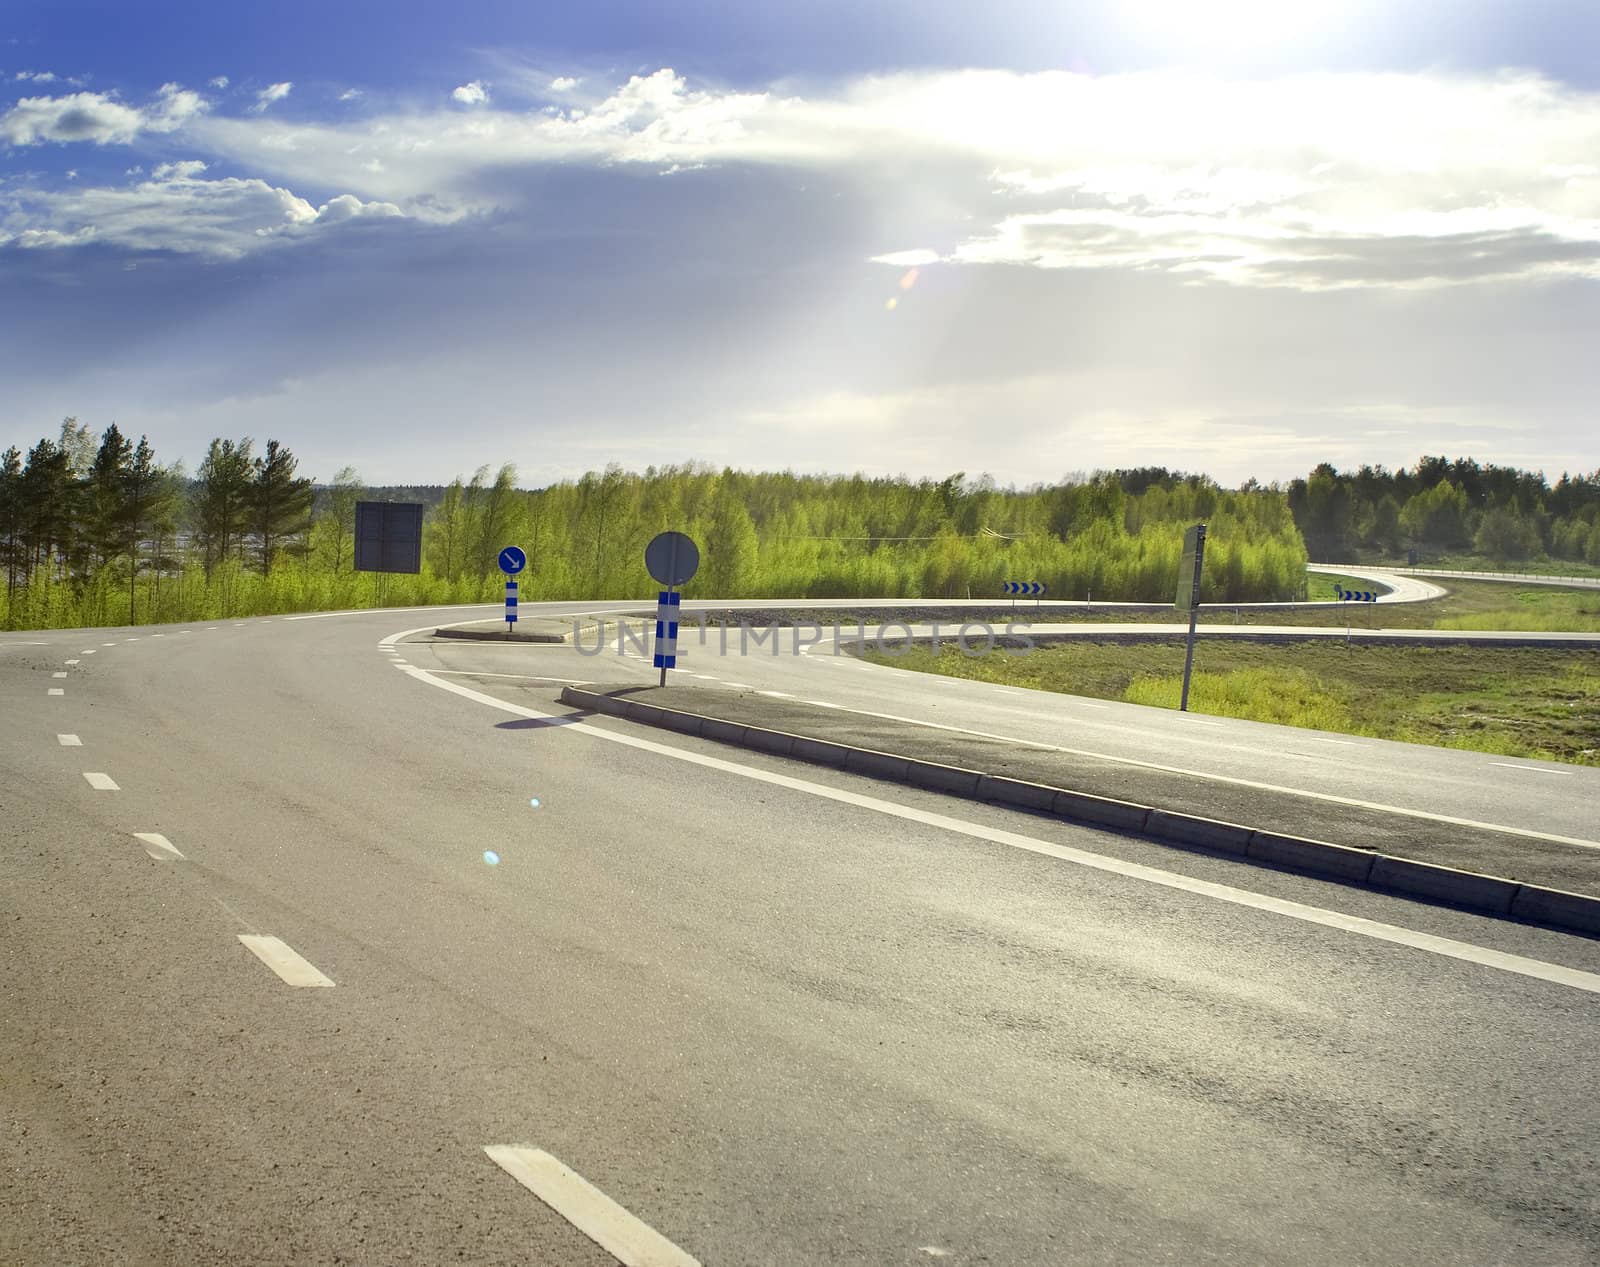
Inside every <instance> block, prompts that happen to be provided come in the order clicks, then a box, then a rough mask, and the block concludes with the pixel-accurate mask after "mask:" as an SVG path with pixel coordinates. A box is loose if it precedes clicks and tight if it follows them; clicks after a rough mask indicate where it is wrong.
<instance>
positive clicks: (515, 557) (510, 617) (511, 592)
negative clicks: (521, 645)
mask: <svg viewBox="0 0 1600 1267" xmlns="http://www.w3.org/2000/svg"><path fill="white" fill-rule="evenodd" d="M527 566H528V556H527V555H526V554H524V553H523V552H522V549H521V547H519V546H507V547H506V548H505V549H504V550H502V551H500V570H501V571H502V572H504V573H505V574H506V632H507V633H512V632H514V631H515V630H516V627H517V582H516V576H517V573H519V572H521V571H522V569H523V568H525V567H527Z"/></svg>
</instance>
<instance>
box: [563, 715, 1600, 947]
mask: <svg viewBox="0 0 1600 1267" xmlns="http://www.w3.org/2000/svg"><path fill="white" fill-rule="evenodd" d="M561 700H562V702H563V703H565V704H567V705H569V706H571V707H573V708H578V709H582V710H585V711H588V712H595V713H604V714H608V715H611V716H615V717H624V718H627V719H628V720H630V721H635V722H640V723H643V724H645V725H651V726H657V727H660V728H662V729H664V730H671V731H674V732H676V733H678V734H684V735H691V736H696V737H698V738H702V739H708V740H713V741H715V742H718V743H726V744H732V745H735V746H738V747H743V748H749V749H752V750H754V751H758V752H764V753H769V754H772V755H776V756H784V757H789V758H792V759H795V760H800V761H806V762H810V763H812V764H816V765H823V766H828V767H830V768H833V769H838V770H846V771H849V772H851V773H856V774H863V775H867V776H869V777H871V778H878V779H885V780H889V781H892V782H896V783H903V784H908V785H910V786H914V787H920V788H925V789H929V790H933V791H938V792H943V793H946V794H948V795H952V796H959V797H963V798H965V799H968V800H975V801H984V802H991V803H995V804H1001V805H1007V806H1010V807H1012V808H1016V809H1023V810H1029V811H1032V812H1034V813H1040V814H1047V815H1049V816H1051V817H1054V818H1060V819H1065V820H1067V821H1070V822H1076V823H1083V824H1087V825H1090V826H1094V827H1102V828H1111V829H1113V830H1117V831H1124V832H1128V833H1131V834H1135V835H1140V836H1144V837H1146V838H1149V839H1152V840H1156V841H1159V842H1161V843H1163V844H1168V845H1175V846H1178V847H1181V848H1185V849H1196V850H1200V851H1202V852H1206V853H1213V854H1219V855H1222V856H1226V857H1230V858H1234V859H1237V860H1243V861H1249V862H1255V863H1259V864H1262V865H1265V866H1271V867H1276V868H1280V869H1283V870H1289V871H1296V872H1300V873H1303V874H1307V875H1314V876H1318V877H1320V878H1323V879H1331V880H1337V881H1340V882H1343V883H1347V884H1356V885H1361V886H1363V887H1369V888H1375V889H1382V890H1385V891H1388V892H1393V893H1400V894H1404V895H1406V896H1408V897H1415V898H1420V899H1423V900H1427V901H1433V902H1439V903H1443V904H1446V905H1451V906H1458V907H1461V908H1464V909H1467V910H1472V911H1477V912H1479V913H1482V914H1488V915H1496V916H1500V917H1503V918H1511V919H1519V920H1526V921H1528V922H1531V923H1539V924H1546V925H1549V926H1551V927H1555V928H1560V929H1562V930H1564V931H1568V932H1579V933H1585V934H1589V935H1600V853H1597V851H1595V850H1593V849H1589V848H1585V847H1584V846H1582V845H1575V844H1565V843H1563V842H1561V841H1558V840H1552V839H1550V838H1548V837H1543V836H1532V835H1519V834H1515V833H1512V832H1506V831H1496V830H1490V829H1486V828H1482V827H1472V826H1467V825H1464V824H1461V823H1452V822H1442V821H1440V820H1438V819H1434V818H1427V817H1421V816H1412V815H1410V814H1404V813H1397V812H1395V811H1394V810H1392V809H1380V808H1375V807H1365V806H1359V805H1352V804H1351V803H1349V802H1337V803H1336V802H1333V801H1331V800H1329V799H1323V798H1321V797H1313V796H1310V795H1307V794H1304V793H1299V792H1290V791H1279V790H1276V789H1268V788H1258V787H1251V786H1248V785H1245V784H1242V783H1239V782H1236V781H1227V780H1223V779H1219V778H1214V777H1208V776H1206V775H1203V774H1190V773H1183V772H1177V771H1171V770H1163V769H1159V768H1156V767H1154V766H1149V765H1139V764H1137V763H1131V762H1125V761H1113V760H1110V759H1107V758H1102V757H1094V756H1089V755H1086V754H1083V753H1077V752H1072V751H1070V750H1065V749H1062V748H1056V747H1050V746H1048V745H1043V744H1030V743H1025V742H1020V741H1010V740H1002V739H992V738H987V737H984V736H981V735H973V734H968V733H965V732H962V731H957V730H953V729H949V728H944V727H938V726H930V725H922V724H919V723H916V722H909V721H899V720H894V719H890V718H883V717H874V716H871V715H869V714H865V713H858V712H852V711H850V710H847V709H834V708H819V707H817V706H816V705H813V704H807V703H805V702H803V701H800V700H788V699H778V698H774V697H772V696H766V695H759V694H756V693H755V692H750V691H736V690H729V689H726V688H719V687H698V686H667V687H662V688H656V687H642V686H639V685H638V684H629V685H626V686H598V685H590V686H586V687H576V686H568V687H565V688H564V689H563V690H562V692H561Z"/></svg>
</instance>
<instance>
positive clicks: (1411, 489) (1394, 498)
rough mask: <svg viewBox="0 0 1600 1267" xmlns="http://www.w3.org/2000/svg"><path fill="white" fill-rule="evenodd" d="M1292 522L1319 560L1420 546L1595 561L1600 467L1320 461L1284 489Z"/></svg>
mask: <svg viewBox="0 0 1600 1267" xmlns="http://www.w3.org/2000/svg"><path fill="white" fill-rule="evenodd" d="M1288 494H1289V505H1290V508H1291V509H1292V510H1293V511H1294V518H1295V523H1296V524H1298V525H1299V528H1300V533H1301V535H1302V536H1303V537H1304V538H1305V543H1306V549H1307V551H1309V553H1310V555H1311V558H1312V559H1313V560H1314V561H1317V562H1357V561H1368V562H1377V561H1384V560H1394V559H1396V558H1399V557H1400V556H1402V555H1409V554H1410V553H1412V552H1416V553H1417V554H1419V555H1420V556H1423V560H1425V559H1426V557H1427V556H1430V555H1432V556H1437V555H1463V554H1465V555H1476V556H1478V557H1480V558H1482V559H1484V560H1486V561H1488V562H1491V563H1500V564H1506V563H1518V562H1525V561H1527V560H1530V559H1540V558H1548V559H1552V560H1558V561H1566V562H1571V563H1587V564H1596V565H1600V470H1596V471H1594V472H1593V473H1591V474H1589V475H1582V474H1579V475H1577V476H1573V475H1569V474H1566V473H1565V472H1563V473H1562V475H1561V477H1560V478H1559V479H1558V480H1557V481H1556V482H1555V484H1553V485H1552V484H1550V483H1548V482H1547V481H1546V480H1545V477H1544V475H1543V474H1542V473H1540V472H1530V471H1521V470H1518V469H1516V468H1515V467H1509V466H1495V465H1492V464H1491V465H1487V466H1484V465H1479V464H1478V463H1477V462H1476V461H1474V460H1473V459H1471V458H1457V459H1455V460H1451V459H1449V458H1444V457H1428V458H1423V459H1422V460H1421V461H1420V462H1418V463H1417V464H1416V466H1414V467H1412V468H1411V469H1410V470H1402V471H1389V470H1386V469H1385V468H1384V467H1382V466H1363V467H1361V468H1360V469H1359V470H1357V471H1355V472H1353V473H1344V474H1341V473H1340V472H1339V471H1338V470H1336V469H1335V468H1334V467H1332V466H1330V465H1328V464H1327V463H1323V464H1322V465H1320V466H1318V467H1317V468H1316V469H1315V470H1314V471H1312V472H1311V474H1310V475H1309V476H1307V477H1306V478H1305V479H1297V480H1295V481H1293V482H1292V483H1291V484H1290V485H1289V488H1288Z"/></svg>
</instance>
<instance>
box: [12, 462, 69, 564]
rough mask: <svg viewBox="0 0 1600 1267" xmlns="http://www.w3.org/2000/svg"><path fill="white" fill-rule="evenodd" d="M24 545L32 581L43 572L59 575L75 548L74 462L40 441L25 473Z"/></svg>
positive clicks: (23, 492) (22, 491)
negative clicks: (52, 572)
mask: <svg viewBox="0 0 1600 1267" xmlns="http://www.w3.org/2000/svg"><path fill="white" fill-rule="evenodd" d="M21 494H22V544H23V550H24V552H25V555H26V564H25V566H26V571H27V574H28V578H29V579H30V580H31V579H32V578H33V577H34V576H36V575H38V574H39V572H40V571H41V570H42V571H44V572H45V574H46V575H49V574H50V571H51V570H52V569H53V570H54V571H55V573H56V575H60V569H61V566H62V565H63V564H64V563H65V561H66V558H67V556H68V554H69V553H70V552H71V549H72V546H73V539H74V532H75V528H76V524H77V518H78V485H77V481H76V480H75V479H73V476H72V466H71V460H70V458H69V457H68V454H67V451H66V450H65V449H64V448H62V447H61V446H60V445H59V444H55V443H53V442H52V441H49V440H40V441H39V443H38V444H36V445H34V446H33V448H31V449H30V450H28V463H27V465H26V466H25V467H23V470H22V485H21Z"/></svg>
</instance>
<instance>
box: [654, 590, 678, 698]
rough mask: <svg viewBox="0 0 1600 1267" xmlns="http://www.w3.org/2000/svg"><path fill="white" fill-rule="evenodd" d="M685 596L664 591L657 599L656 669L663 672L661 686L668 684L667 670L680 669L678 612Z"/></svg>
mask: <svg viewBox="0 0 1600 1267" xmlns="http://www.w3.org/2000/svg"><path fill="white" fill-rule="evenodd" d="M682 600H683V595H682V594H677V593H674V592H673V591H672V590H662V591H661V592H660V593H659V594H658V595H657V597H656V659H655V665H656V668H658V669H660V670H661V685H662V686H665V685H666V684H667V670H668V669H675V668H677V667H678V610H679V606H680V604H681V603H682Z"/></svg>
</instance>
